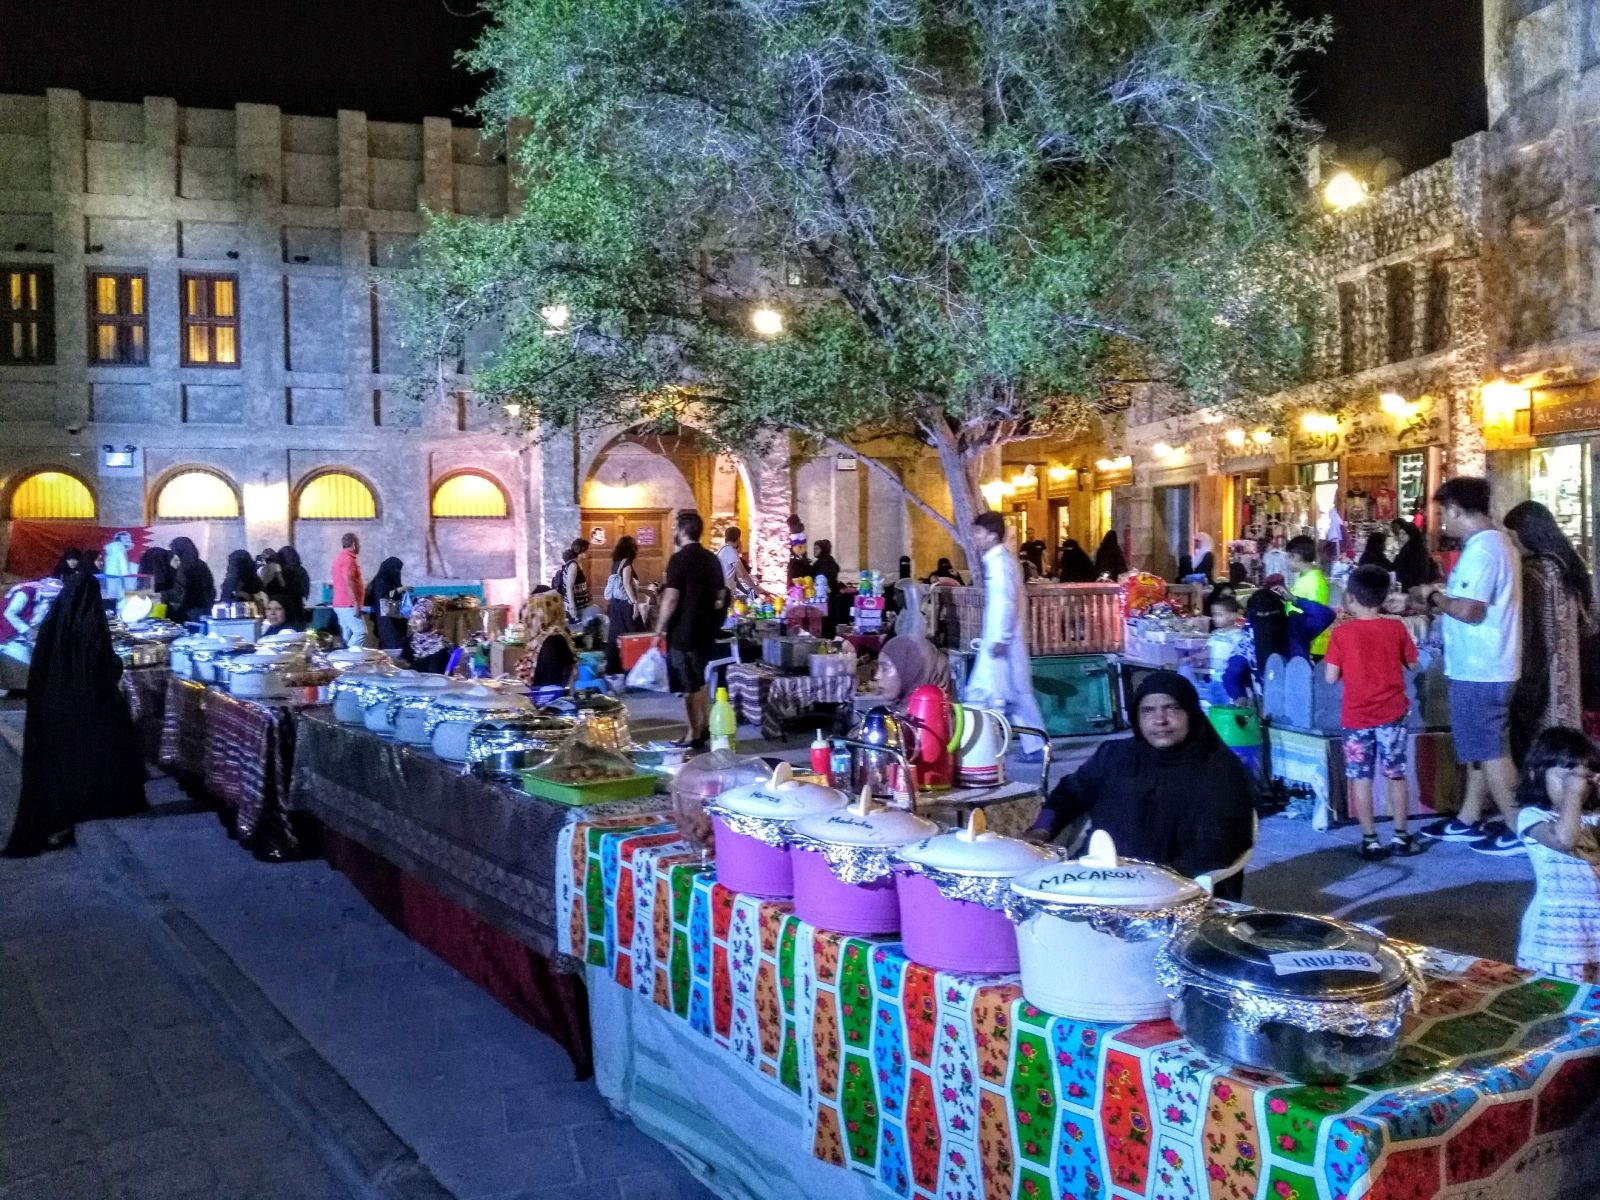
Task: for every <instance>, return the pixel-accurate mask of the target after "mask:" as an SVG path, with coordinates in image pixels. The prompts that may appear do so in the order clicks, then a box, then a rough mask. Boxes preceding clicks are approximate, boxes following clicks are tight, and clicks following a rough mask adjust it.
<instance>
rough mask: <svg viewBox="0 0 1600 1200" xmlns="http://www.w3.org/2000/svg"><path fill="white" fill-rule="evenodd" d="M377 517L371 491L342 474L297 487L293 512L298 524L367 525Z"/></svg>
mask: <svg viewBox="0 0 1600 1200" xmlns="http://www.w3.org/2000/svg"><path fill="white" fill-rule="evenodd" d="M377 515H378V502H377V500H376V498H374V496H373V495H372V489H371V488H369V487H368V486H367V485H366V484H364V483H362V482H361V480H359V479H357V478H356V477H355V476H354V475H347V474H345V473H344V472H343V471H326V472H324V473H323V474H321V475H314V476H312V477H311V478H310V479H309V480H307V481H306V482H305V484H304V485H302V486H301V488H300V502H299V504H298V505H297V507H296V509H295V516H296V517H297V518H299V519H300V520H302V521H371V520H374V519H376V518H377Z"/></svg>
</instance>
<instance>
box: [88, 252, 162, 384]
mask: <svg viewBox="0 0 1600 1200" xmlns="http://www.w3.org/2000/svg"><path fill="white" fill-rule="evenodd" d="M102 279H114V280H116V281H117V312H116V313H115V314H110V315H108V314H106V313H103V312H101V311H100V310H99V309H98V308H96V307H95V299H96V296H97V295H98V293H99V288H98V287H97V286H96V285H97V284H98V283H99V281H100V280H102ZM135 279H137V280H139V281H140V282H141V283H142V284H143V285H144V311H143V312H141V313H137V314H134V313H126V312H123V311H122V309H123V305H124V302H125V301H126V300H129V299H131V296H132V283H133V281H134V280H135ZM88 306H89V365H90V366H91V367H148V366H149V365H150V277H149V275H148V274H147V273H146V272H144V271H90V272H88ZM106 326H110V327H111V328H113V329H115V330H116V335H117V357H116V358H110V359H108V358H100V357H98V354H99V349H100V337H99V334H100V330H101V329H103V328H105V327H106ZM135 329H139V330H142V331H143V333H144V347H143V357H141V358H134V357H133V355H132V347H133V331H134V330H135Z"/></svg>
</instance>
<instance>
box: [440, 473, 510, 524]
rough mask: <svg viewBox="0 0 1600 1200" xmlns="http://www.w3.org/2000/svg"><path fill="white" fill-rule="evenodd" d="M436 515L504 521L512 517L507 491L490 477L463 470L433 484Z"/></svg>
mask: <svg viewBox="0 0 1600 1200" xmlns="http://www.w3.org/2000/svg"><path fill="white" fill-rule="evenodd" d="M433 515H434V516H435V517H444V518H456V517H470V518H477V519H480V520H481V519H484V518H489V519H495V518H500V519H504V518H505V517H509V516H510V515H511V505H510V502H509V501H508V500H507V499H506V493H505V489H504V488H502V487H501V486H500V485H499V484H498V483H497V482H495V481H494V480H493V479H491V478H489V476H487V475H484V474H481V473H479V472H477V471H460V472H458V473H457V474H454V475H447V476H445V478H443V479H441V480H440V481H439V482H438V483H437V484H435V485H434V489H433Z"/></svg>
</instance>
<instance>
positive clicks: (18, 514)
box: [11, 471, 95, 521]
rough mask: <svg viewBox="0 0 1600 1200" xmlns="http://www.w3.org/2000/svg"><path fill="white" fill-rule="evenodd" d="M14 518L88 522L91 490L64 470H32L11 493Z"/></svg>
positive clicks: (20, 519) (92, 508)
mask: <svg viewBox="0 0 1600 1200" xmlns="http://www.w3.org/2000/svg"><path fill="white" fill-rule="evenodd" d="M11 516H12V519H13V520H18V521H92V520H94V517H95V508H94V493H93V492H91V491H90V490H89V489H88V488H87V487H85V486H84V485H83V483H81V482H80V481H79V480H77V479H75V478H74V477H73V476H71V475H68V474H67V473H66V472H64V471H35V472H34V473H33V474H32V475H29V476H28V477H27V478H26V479H24V480H23V481H22V482H21V483H19V484H18V485H17V489H16V491H14V492H12V493H11Z"/></svg>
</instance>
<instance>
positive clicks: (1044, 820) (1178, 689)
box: [1039, 671, 1255, 898]
mask: <svg viewBox="0 0 1600 1200" xmlns="http://www.w3.org/2000/svg"><path fill="white" fill-rule="evenodd" d="M1151 695H1162V696H1171V697H1172V698H1173V699H1174V700H1176V701H1177V702H1178V705H1179V706H1180V707H1181V708H1182V709H1183V711H1184V712H1185V713H1186V714H1188V717H1189V735H1188V736H1187V737H1186V738H1185V739H1184V740H1183V741H1182V742H1180V743H1179V744H1178V745H1176V746H1169V747H1167V748H1165V749H1158V748H1157V747H1155V746H1152V745H1150V743H1149V742H1147V741H1145V738H1144V733H1143V732H1142V731H1141V730H1140V728H1139V720H1138V713H1139V704H1140V703H1141V702H1142V701H1143V700H1144V699H1145V698H1146V697H1147V696H1151ZM1129 715H1130V717H1131V718H1132V719H1133V736H1132V737H1128V738H1119V739H1117V740H1115V741H1109V742H1103V743H1101V745H1100V747H1099V749H1097V750H1096V751H1095V753H1094V756H1093V757H1092V758H1090V759H1089V761H1088V762H1086V763H1085V764H1084V765H1083V766H1082V767H1080V768H1078V770H1077V771H1075V772H1073V773H1072V774H1071V775H1068V776H1067V777H1066V778H1065V779H1063V780H1062V781H1061V782H1060V783H1059V784H1058V785H1057V786H1056V787H1055V788H1054V789H1052V791H1051V793H1050V799H1049V800H1048V802H1047V803H1046V812H1045V813H1044V814H1042V815H1041V817H1040V820H1039V826H1040V827H1041V828H1045V829H1046V830H1047V831H1048V832H1051V833H1055V832H1059V831H1060V830H1061V829H1062V828H1063V827H1064V826H1065V825H1066V823H1067V822H1068V821H1070V820H1072V819H1074V818H1077V817H1081V816H1085V815H1087V816H1088V817H1089V819H1090V823H1091V824H1092V826H1093V827H1094V828H1096V829H1103V830H1105V831H1106V832H1107V833H1109V834H1110V835H1111V837H1112V839H1113V840H1114V841H1115V842H1116V844H1117V852H1118V853H1119V854H1121V855H1122V856H1124V857H1126V858H1138V859H1143V860H1145V861H1147V862H1155V863H1160V864H1162V865H1163V866H1168V867H1171V868H1173V869H1174V870H1176V871H1181V872H1182V873H1183V874H1185V875H1189V876H1191V877H1192V876H1195V875H1201V874H1205V873H1207V872H1211V871H1217V870H1220V869H1221V868H1223V867H1225V866H1228V865H1229V864H1231V863H1232V862H1234V861H1235V860H1236V859H1237V858H1238V857H1239V856H1240V855H1241V854H1243V853H1244V851H1245V850H1246V849H1247V848H1248V847H1249V846H1250V844H1251V835H1252V828H1253V823H1252V814H1253V811H1254V805H1255V789H1254V786H1253V785H1252V784H1251V782H1250V776H1249V775H1248V774H1247V773H1246V771H1245V769H1244V764H1243V763H1242V762H1240V760H1239V758H1238V756H1237V755H1235V754H1234V753H1233V752H1232V751H1231V750H1229V749H1228V748H1227V747H1226V746H1225V745H1223V743H1222V739H1221V737H1219V736H1218V735H1217V731H1216V730H1215V729H1214V728H1213V727H1212V725H1211V722H1210V721H1209V720H1208V719H1207V718H1206V715H1205V713H1204V712H1202V711H1201V709H1200V697H1199V695H1198V694H1197V693H1196V692H1195V689H1194V685H1193V684H1192V683H1190V682H1189V681H1188V680H1187V679H1185V678H1183V676H1181V675H1178V674H1176V673H1174V672H1172V671H1156V672H1154V673H1152V674H1151V675H1149V676H1147V677H1146V678H1145V680H1144V682H1143V683H1141V684H1140V685H1139V688H1138V690H1137V691H1136V692H1135V693H1134V698H1133V703H1132V704H1131V706H1130V710H1129ZM1236 887H1237V885H1236V884H1235V886H1234V888H1230V889H1229V890H1230V891H1232V890H1235V889H1236ZM1218 894H1219V895H1221V894H1222V892H1221V891H1220V890H1219V893H1218ZM1235 898H1236V897H1235Z"/></svg>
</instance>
